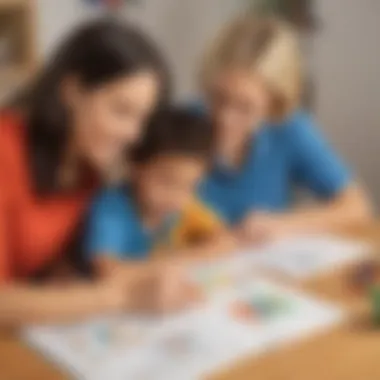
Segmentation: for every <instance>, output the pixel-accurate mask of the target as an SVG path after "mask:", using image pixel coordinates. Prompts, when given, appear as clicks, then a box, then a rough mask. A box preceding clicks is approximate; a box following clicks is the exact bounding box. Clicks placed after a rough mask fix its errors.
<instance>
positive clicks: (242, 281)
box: [24, 264, 344, 380]
mask: <svg viewBox="0 0 380 380" xmlns="http://www.w3.org/2000/svg"><path fill="white" fill-rule="evenodd" d="M216 268H217V269H215V268H213V267H212V265H209V266H207V267H205V268H198V269H197V270H196V271H197V272H198V273H193V274H192V276H191V277H192V278H193V280H194V281H195V282H196V283H198V284H199V287H200V289H201V290H202V291H204V294H205V303H204V305H203V306H200V307H198V308H196V309H194V310H192V311H188V312H185V313H181V314H178V315H175V316H171V317H167V318H162V319H158V318H142V317H141V318H138V317H136V318H131V317H128V318H127V317H118V318H103V319H99V320H93V321H89V322H86V323H83V324H79V325H70V326H63V327H57V326H45V327H31V328H29V329H27V330H26V331H25V332H24V337H25V339H26V341H27V342H28V343H29V344H31V345H32V347H34V348H36V349H38V350H40V351H41V352H42V353H43V354H44V355H45V356H46V357H47V358H50V359H51V360H52V361H54V362H55V363H56V364H57V365H59V366H60V367H61V369H62V370H64V371H66V372H68V373H69V374H71V375H72V377H73V378H74V379H78V380H79V379H80V380H105V379H107V380H179V379H181V380H197V379H203V378H205V377H206V376H208V375H210V374H212V373H214V372H215V371H218V372H219V371H221V370H223V369H226V367H228V366H230V365H231V364H234V363H235V362H236V361H238V360H240V359H244V358H247V357H252V358H253V357H255V356H256V355H259V354H262V353H264V352H266V351H268V350H272V349H274V348H278V347H280V346H282V345H284V344H289V343H291V342H294V341H296V340H299V339H302V338H305V337H307V336H310V334H315V333H317V332H321V331H323V330H325V329H328V328H329V327H331V326H332V325H334V324H336V323H338V322H339V321H341V320H342V318H343V317H344V313H343V311H342V310H340V309H338V308H337V307H335V306H332V305H330V304H326V303H324V302H321V301H319V300H316V299H313V298H311V297H309V296H307V295H305V294H302V293H299V292H297V291H294V290H292V289H288V288H285V287H282V286H280V285H278V284H275V283H272V282H270V281H267V280H265V279H260V278H254V277H252V276H250V275H249V271H246V272H245V273H244V275H241V276H237V273H238V272H240V270H241V268H242V267H241V266H239V265H238V266H236V267H235V268H234V270H232V272H228V268H227V267H225V266H224V265H222V264H220V265H219V267H216ZM241 273H242V272H240V274H241Z"/></svg>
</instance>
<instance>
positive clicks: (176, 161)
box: [135, 154, 206, 216]
mask: <svg viewBox="0 0 380 380" xmlns="http://www.w3.org/2000/svg"><path fill="white" fill-rule="evenodd" d="M205 170H206V164H205V162H204V160H203V161H202V159H201V158H197V157H191V156H185V155H180V154H172V155H162V156H158V157H156V158H154V159H153V160H150V161H149V162H147V163H144V164H142V165H140V166H138V167H137V168H136V172H135V185H136V190H137V193H138V197H139V200H140V202H142V206H143V207H144V209H145V210H148V211H149V212H150V213H153V214H155V215H156V216H165V215H167V214H169V213H173V212H180V211H183V209H184V208H185V207H186V206H187V205H188V204H189V202H190V201H191V199H192V197H193V196H194V192H195V191H196V186H197V184H198V183H199V181H200V180H201V179H202V177H203V175H204V174H205Z"/></svg>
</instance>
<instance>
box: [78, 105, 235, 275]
mask: <svg viewBox="0 0 380 380" xmlns="http://www.w3.org/2000/svg"><path fill="white" fill-rule="evenodd" d="M213 143H214V133H213V127H212V125H211V124H210V123H208V122H207V120H205V119H204V118H203V117H201V116H197V115H193V114H192V113H190V112H186V111H180V110H175V109H171V110H166V111H164V112H162V113H161V114H160V115H158V116H156V117H155V118H154V120H153V121H152V122H151V124H150V125H149V126H148V130H147V133H146V136H145V138H144V139H143V140H142V141H141V143H140V145H139V146H137V148H136V149H135V150H134V151H133V153H132V157H131V160H132V163H133V164H132V170H131V179H130V183H128V184H125V185H123V186H120V187H118V188H111V189H107V190H105V191H104V192H103V193H102V194H101V195H100V196H99V197H98V198H97V199H96V200H95V203H94V205H93V208H92V210H91V215H90V219H89V225H88V230H87V239H86V254H87V255H88V256H87V257H88V258H89V260H90V262H91V263H92V264H93V265H94V267H95V270H96V272H97V273H98V274H100V275H102V276H103V275H105V276H107V275H110V274H112V273H114V271H115V270H118V269H120V268H123V267H125V265H124V263H123V262H124V261H127V260H128V261H129V262H131V261H134V262H136V261H137V260H139V261H140V262H141V260H147V259H149V258H157V257H162V256H163V255H165V256H168V255H169V254H171V255H172V256H174V255H175V257H179V256H182V257H184V256H187V257H191V256H194V255H195V256H198V257H200V256H199V255H202V257H204V256H208V255H212V254H214V253H219V252H220V251H222V250H224V249H228V248H230V246H229V245H228V244H227V243H228V240H229V239H224V236H225V234H224V230H223V225H222V223H221V222H220V220H219V219H218V218H217V216H216V214H214V213H213V212H211V211H210V210H207V209H206V208H205V207H204V205H202V204H201V203H200V202H199V201H197V200H196V199H195V196H194V194H195V192H196V188H197V185H198V183H199V182H200V180H201V179H202V177H203V176H204V175H205V173H206V170H207V168H208V165H209V161H210V158H211V155H212V150H213ZM216 243H217V244H216ZM136 267H141V266H138V265H137V266H136ZM130 268H131V266H128V270H130Z"/></svg>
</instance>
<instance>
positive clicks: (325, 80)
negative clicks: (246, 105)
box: [35, 0, 380, 207]
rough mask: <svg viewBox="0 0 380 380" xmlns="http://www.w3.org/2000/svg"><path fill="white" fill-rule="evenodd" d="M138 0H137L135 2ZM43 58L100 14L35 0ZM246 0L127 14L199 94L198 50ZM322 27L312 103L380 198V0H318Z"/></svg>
mask: <svg viewBox="0 0 380 380" xmlns="http://www.w3.org/2000/svg"><path fill="white" fill-rule="evenodd" d="M137 2H138V0H136V3H137ZM36 6H37V10H36V23H35V25H36V46H37V49H36V50H37V56H38V59H41V60H42V59H44V58H45V57H47V56H48V55H49V53H50V52H51V49H52V48H53V47H54V45H55V44H56V42H57V41H58V40H59V39H60V38H61V36H62V35H63V34H65V33H66V32H67V31H68V30H70V29H71V28H72V27H73V26H74V25H76V24H78V23H79V22H81V21H82V20H85V19H87V18H88V17H93V16H94V15H96V13H97V11H94V10H93V9H92V8H91V7H88V6H87V5H85V2H83V1H81V0H36ZM245 6H246V0H141V4H140V5H139V4H137V5H134V6H131V8H129V9H126V10H125V12H124V13H125V16H126V17H128V18H131V19H133V20H134V21H136V22H138V23H139V24H141V26H142V27H143V28H146V29H147V30H148V31H149V32H151V34H152V35H153V36H154V38H156V40H157V41H158V43H159V44H160V46H161V47H162V49H163V51H164V52H165V53H166V54H167V57H168V59H169V61H170V64H171V67H172V69H173V72H174V74H175V79H176V84H177V96H178V98H182V99H186V98H190V97H193V96H194V95H195V94H196V81H195V79H194V78H195V75H196V67H197V63H198V62H199V57H200V54H201V52H202V50H203V48H204V46H205V45H206V44H207V42H208V41H209V40H210V38H211V37H212V36H213V35H214V34H215V32H216V31H217V30H218V29H219V28H220V27H221V25H222V24H223V23H224V22H225V21H226V20H228V19H229V18H230V17H232V16H233V15H234V14H236V13H238V12H241V10H242V9H244V7H245ZM315 10H316V14H317V16H318V18H319V20H320V29H319V30H318V31H317V32H316V34H315V36H314V37H313V39H312V41H311V46H310V48H309V49H308V54H309V61H310V62H311V71H312V77H313V81H314V85H315V101H314V111H315V114H316V116H317V118H318V120H319V121H320V122H321V126H322V128H323V130H324V131H325V133H326V134H327V135H328V136H329V138H330V139H331V141H332V143H333V144H334V145H335V146H336V147H337V148H338V150H339V151H340V152H341V153H342V154H343V156H344V157H345V158H346V159H347V160H348V162H349V163H350V164H351V165H352V167H353V169H354V171H355V173H356V174H357V175H358V177H359V178H360V179H361V180H362V181H363V182H364V184H365V185H366V186H367V187H368V188H369V189H370V192H371V194H372V196H373V198H374V199H375V201H376V204H377V206H378V207H379V206H380V169H378V167H379V166H380V165H379V164H380V154H379V153H378V150H379V145H380V47H379V42H378V41H379V38H380V1H379V0H315Z"/></svg>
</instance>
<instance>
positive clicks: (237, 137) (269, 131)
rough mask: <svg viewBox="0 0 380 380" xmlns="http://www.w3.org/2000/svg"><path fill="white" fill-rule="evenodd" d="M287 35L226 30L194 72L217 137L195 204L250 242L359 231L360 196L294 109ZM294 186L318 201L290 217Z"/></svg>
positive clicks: (237, 27)
mask: <svg viewBox="0 0 380 380" xmlns="http://www.w3.org/2000/svg"><path fill="white" fill-rule="evenodd" d="M300 55H301V54H300V50H299V46H298V42H297V38H296V35H295V33H294V32H293V30H292V29H291V27H289V26H288V25H287V24H285V23H282V22H281V21H278V20H276V19H272V18H255V17H254V16H248V17H247V16H245V17H243V18H239V19H238V20H236V21H234V22H233V23H232V24H231V25H230V26H229V27H228V28H227V29H226V30H225V31H224V32H222V33H221V35H220V36H219V37H218V38H217V41H216V42H215V44H214V46H213V47H212V48H211V49H210V50H209V52H208V54H207V56H206V59H205V62H204V66H203V72H202V84H203V88H204V91H205V97H206V104H207V108H208V109H209V112H210V114H211V116H212V118H213V119H214V121H215V124H216V126H217V130H218V135H219V136H218V143H217V150H218V152H217V154H218V160H217V162H216V163H215V166H214V168H213V170H212V172H211V174H210V175H209V178H208V179H207V181H205V183H204V185H203V186H202V189H201V192H202V194H203V196H204V198H205V199H206V200H207V201H208V202H209V203H210V204H211V205H213V206H214V207H215V208H216V209H217V210H218V211H219V212H220V213H221V214H222V215H223V217H224V218H225V219H226V220H227V221H228V222H230V223H231V224H232V225H234V226H237V228H238V230H239V232H241V233H242V235H243V236H244V237H246V238H248V239H249V240H252V239H253V240H256V239H267V238H269V239H271V238H275V237H277V236H281V235H289V234H299V233H310V232H334V231H337V230H341V229H345V228H348V227H352V226H356V225H358V224H361V223H364V222H366V221H367V220H368V219H369V217H370V209H369V205H368V201H367V198H366V195H365V194H364V193H363V191H362V190H361V189H360V186H359V185H358V184H356V183H355V181H354V180H353V179H352V177H351V176H350V174H349V172H348V170H347V169H346V167H345V166H344V164H343V163H342V162H341V160H340V159H339V157H338V156H337V155H336V154H335V152H334V151H333V149H332V148H331V147H330V146H329V145H328V144H327V143H326V141H325V140H324V139H323V137H322V136H321V133H320V131H319V130H318V128H317V127H316V126H315V125H314V122H313V120H312V118H311V117H310V115H309V114H307V113H306V112H304V111H301V110H300V109H299V107H300V102H301V100H300V99H301V94H302V85H303V83H302V72H301V57H300ZM295 186H301V187H303V188H306V189H308V190H310V191H311V192H312V193H313V194H314V195H315V196H316V197H317V198H318V200H319V202H318V203H317V204H316V205H315V206H312V207H305V208H300V209H296V210H294V209H291V208H290V207H291V205H292V200H293V189H294V187H295Z"/></svg>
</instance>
